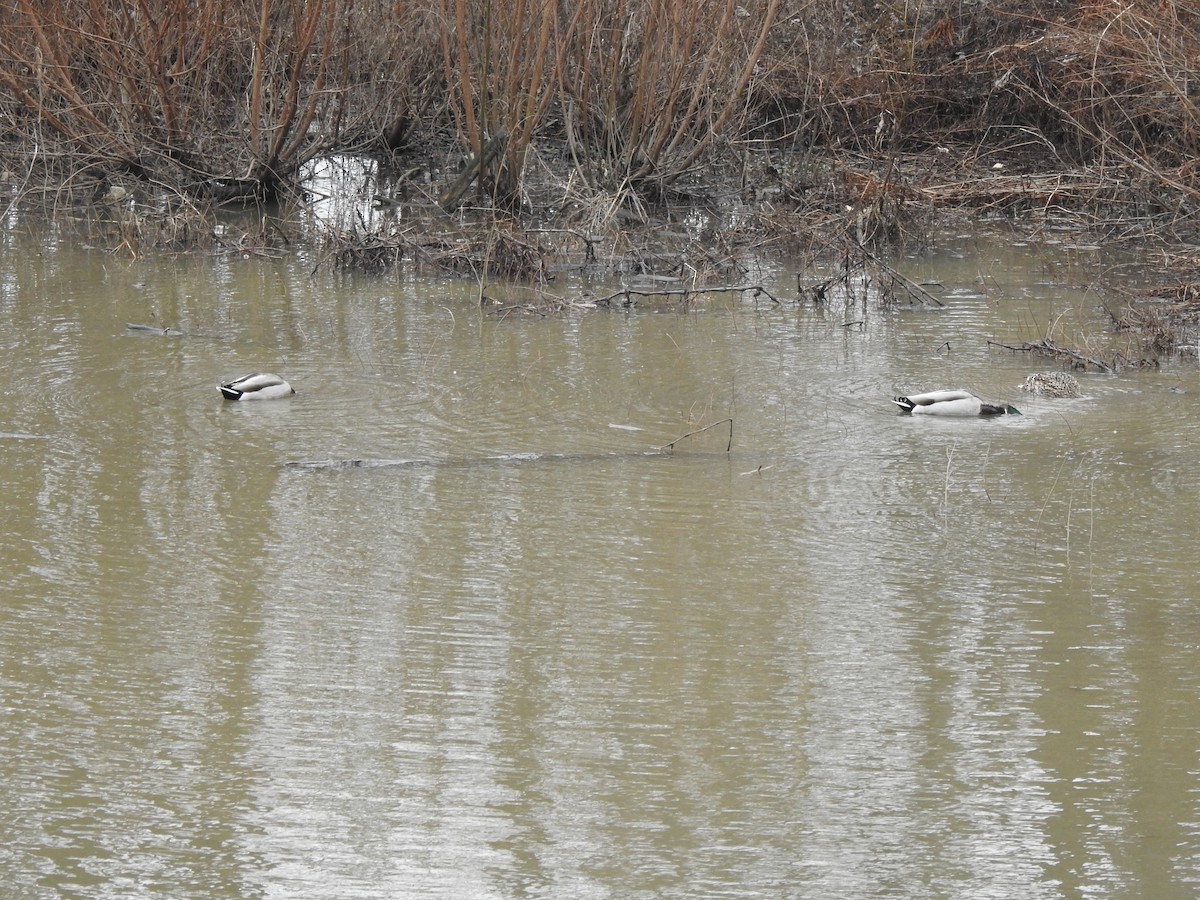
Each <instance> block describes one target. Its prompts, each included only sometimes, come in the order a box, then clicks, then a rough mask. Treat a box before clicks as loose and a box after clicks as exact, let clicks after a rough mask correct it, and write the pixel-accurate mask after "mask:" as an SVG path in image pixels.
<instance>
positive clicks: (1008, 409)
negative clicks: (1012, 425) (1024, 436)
mask: <svg viewBox="0 0 1200 900" xmlns="http://www.w3.org/2000/svg"><path fill="white" fill-rule="evenodd" d="M1004 414H1005V415H1007V416H1019V415H1020V414H1021V411H1020V410H1019V409H1017V408H1016V407H1015V406H1013V405H1012V404H1011V403H1005V404H1004Z"/></svg>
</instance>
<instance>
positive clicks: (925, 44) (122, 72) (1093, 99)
mask: <svg viewBox="0 0 1200 900" xmlns="http://www.w3.org/2000/svg"><path fill="white" fill-rule="evenodd" d="M1197 46H1200V7H1197V6H1196V4H1193V3H1186V2H1183V0H1156V2H1147V3H1127V2H1116V0H1079V2H1066V0H998V2H994V3H986V4H952V5H949V6H947V5H945V4H928V5H925V4H912V3H909V2H901V0H883V2H866V0H843V2H839V3H828V2H827V3H816V2H812V0H754V2H746V0H686V2H685V0H573V2H566V0H506V2H496V0H411V2H391V0H161V2H155V3H150V2H149V0H73V2H70V3H64V2H61V0H13V2H10V3H8V4H4V5H3V8H2V9H0V86H2V87H3V92H2V93H0V113H2V114H3V119H2V121H3V123H4V124H3V133H2V135H0V153H3V154H4V157H5V158H4V164H5V168H6V169H7V170H8V171H9V172H10V173H25V178H26V180H27V182H28V181H29V180H30V179H36V178H41V179H44V182H43V183H45V184H56V185H60V186H61V185H68V186H71V185H82V184H84V183H90V182H93V181H94V182H97V183H99V184H104V183H105V182H106V180H109V179H113V178H115V177H134V178H139V179H143V180H145V181H147V182H150V183H153V184H155V185H160V186H161V187H162V188H163V189H164V190H168V191H177V192H181V193H186V194H189V195H192V196H203V197H212V198H215V199H217V200H230V199H264V198H272V197H275V196H277V195H279V193H280V192H281V191H283V190H285V189H286V188H288V187H289V186H291V185H292V184H293V183H294V181H295V179H296V176H297V173H298V172H299V171H300V170H301V168H302V167H303V166H304V165H305V164H306V163H307V162H308V161H310V160H311V159H313V158H314V157H316V156H319V155H322V154H330V153H335V152H336V153H345V152H358V151H368V150H371V151H391V152H394V151H403V150H404V149H405V148H407V147H410V146H411V145H412V144H413V142H414V141H418V140H420V141H422V142H428V141H432V140H443V141H444V139H445V138H451V139H452V140H453V141H456V142H457V143H458V145H459V146H460V147H461V148H462V149H463V150H464V151H470V152H471V153H473V154H474V158H475V160H476V165H477V167H478V171H477V172H476V173H475V174H474V181H473V184H474V186H475V188H476V195H477V197H480V196H481V195H482V197H481V199H484V200H486V201H487V202H490V203H497V204H499V205H502V206H507V207H510V208H511V207H513V206H515V205H516V204H518V203H519V202H520V201H521V200H522V198H523V196H524V190H525V186H526V185H525V178H526V173H527V168H528V166H527V159H528V155H529V152H530V150H531V148H534V147H536V146H537V144H538V142H539V141H543V140H544V141H547V142H552V143H553V144H554V146H555V147H561V148H562V154H561V165H562V166H563V168H564V170H565V172H566V173H567V175H568V176H569V177H570V178H571V179H572V183H573V184H578V185H582V186H583V187H584V189H585V190H592V191H595V192H605V194H606V196H612V195H614V194H617V195H619V194H620V193H621V192H628V194H629V195H630V196H631V197H633V196H636V197H637V198H640V199H649V200H653V199H656V198H658V197H661V196H663V194H664V192H665V191H666V190H667V189H669V188H670V187H671V185H673V184H675V183H677V182H678V181H679V179H680V178H681V177H683V176H684V175H685V174H689V173H692V172H694V171H696V167H697V166H698V165H699V164H701V163H703V162H705V161H706V160H709V159H711V158H714V157H715V156H716V155H718V154H717V153H715V152H714V151H720V152H721V153H724V154H726V155H729V154H730V153H731V152H732V151H738V152H739V153H740V155H742V156H743V157H744V156H746V155H747V154H749V153H751V152H752V151H771V152H775V151H780V150H786V151H789V152H794V151H798V150H799V151H803V152H805V153H820V154H824V155H826V156H829V157H833V158H835V159H836V158H839V157H840V158H844V157H846V155H848V154H854V155H855V158H856V159H857V158H859V157H860V156H865V157H867V158H872V159H880V158H882V159H884V160H886V159H887V158H888V157H890V156H893V155H894V154H897V153H902V152H912V151H922V150H928V149H931V148H933V147H935V146H945V145H955V146H958V147H965V148H967V149H968V150H973V151H975V152H978V151H979V150H981V149H982V148H988V149H989V150H990V149H992V148H995V147H1005V148H1011V149H1013V150H1016V151H1021V152H1025V153H1027V154H1030V155H1032V156H1036V157H1037V158H1039V159H1040V160H1042V162H1043V164H1044V165H1049V166H1053V167H1055V168H1059V167H1062V168H1066V167H1071V166H1092V167H1095V166H1101V167H1120V168H1121V170H1122V171H1123V172H1124V173H1125V174H1126V176H1127V178H1126V180H1127V181H1130V180H1133V181H1137V182H1138V183H1139V184H1140V185H1144V186H1145V189H1146V190H1148V191H1151V192H1158V194H1159V200H1158V206H1159V207H1160V208H1163V209H1167V208H1170V209H1172V210H1175V214H1176V215H1179V214H1180V212H1179V211H1180V209H1181V208H1184V207H1186V210H1190V209H1191V208H1192V207H1193V206H1194V205H1195V202H1196V200H1197V199H1198V198H1197V188H1196V186H1195V185H1196V184H1197V179H1196V177H1195V176H1196V162H1195V160H1196V157H1197V150H1198V149H1200V147H1198V145H1200V87H1198V86H1197V85H1196V84H1195V83H1194V81H1195V79H1194V75H1195V68H1196V67H1195V48H1196V47H1197ZM444 142H445V141H444ZM485 163H486V164H485ZM845 168H846V166H845V165H841V166H840V167H839V166H831V167H828V168H826V169H822V168H820V167H813V168H812V169H811V170H810V171H809V172H808V173H807V174H806V176H805V178H806V179H810V178H811V176H814V175H815V176H818V177H827V178H829V179H830V183H832V178H831V177H830V176H832V175H834V174H837V175H838V177H843V176H844V174H845ZM468 181H470V175H468ZM800 193H801V194H803V191H800ZM457 196H459V197H461V196H462V195H461V194H459V195H457ZM1181 204H1182V205H1183V207H1181ZM1186 210H1185V212H1184V213H1183V215H1190V212H1186Z"/></svg>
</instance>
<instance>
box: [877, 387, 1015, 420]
mask: <svg viewBox="0 0 1200 900" xmlns="http://www.w3.org/2000/svg"><path fill="white" fill-rule="evenodd" d="M892 402H893V403H895V404H896V405H897V406H899V407H900V409H902V410H903V411H904V412H906V413H912V414H913V415H914V416H957V417H960V418H965V417H969V416H1019V415H1020V414H1021V411H1020V410H1019V409H1017V408H1016V407H1015V406H1011V405H1010V404H1008V403H986V402H984V401H983V400H980V399H979V398H978V397H976V396H975V395H974V394H972V393H971V392H970V391H962V390H948V391H929V392H928V393H925V394H909V395H908V396H907V397H895V398H893V399H892Z"/></svg>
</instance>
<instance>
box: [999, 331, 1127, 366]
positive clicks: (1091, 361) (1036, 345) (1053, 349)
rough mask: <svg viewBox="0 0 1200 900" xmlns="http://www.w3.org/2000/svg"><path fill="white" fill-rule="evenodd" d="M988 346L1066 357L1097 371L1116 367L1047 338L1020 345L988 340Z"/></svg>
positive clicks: (1018, 351)
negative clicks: (1015, 345)
mask: <svg viewBox="0 0 1200 900" xmlns="http://www.w3.org/2000/svg"><path fill="white" fill-rule="evenodd" d="M988 346H989V347H1003V348H1004V349H1005V350H1012V351H1013V352H1015V353H1041V354H1043V355H1045V356H1053V357H1056V358H1058V359H1062V358H1066V359H1069V360H1071V361H1072V362H1074V363H1077V364H1079V365H1081V366H1083V367H1084V368H1086V367H1088V366H1091V367H1092V368H1093V369H1095V370H1096V371H1097V372H1115V371H1116V368H1115V367H1114V366H1111V365H1109V364H1108V363H1106V362H1105V361H1104V360H1102V359H1096V358H1095V357H1092V356H1084V355H1083V354H1082V353H1079V352H1078V351H1076V350H1071V349H1070V348H1068V347H1060V346H1058V345H1057V344H1056V343H1054V341H1051V340H1049V339H1048V338H1042V339H1041V340H1040V341H1025V343H1023V344H1022V345H1021V346H1020V347H1014V346H1012V345H1011V344H1003V343H1001V342H1000V341H990V340H989V341H988Z"/></svg>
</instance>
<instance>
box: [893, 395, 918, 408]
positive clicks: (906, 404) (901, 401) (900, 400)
mask: <svg viewBox="0 0 1200 900" xmlns="http://www.w3.org/2000/svg"><path fill="white" fill-rule="evenodd" d="M892 402H893V403H895V404H896V405H897V406H898V407H900V408H901V409H902V410H904V411H905V412H912V411H913V407H914V406H916V405H917V404H915V403H913V402H912V401H911V400H909V399H908V398H907V397H893V398H892Z"/></svg>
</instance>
